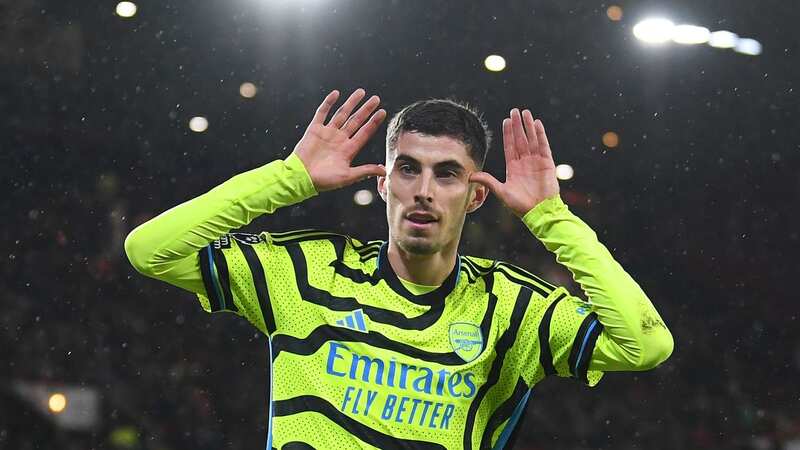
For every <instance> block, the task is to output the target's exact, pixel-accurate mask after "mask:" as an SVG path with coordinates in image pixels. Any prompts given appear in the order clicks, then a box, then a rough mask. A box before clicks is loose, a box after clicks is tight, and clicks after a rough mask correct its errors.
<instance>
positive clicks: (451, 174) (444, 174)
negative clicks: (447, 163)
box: [439, 170, 458, 178]
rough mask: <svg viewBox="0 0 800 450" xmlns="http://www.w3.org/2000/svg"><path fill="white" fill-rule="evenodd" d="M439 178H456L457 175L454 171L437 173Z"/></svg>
mask: <svg viewBox="0 0 800 450" xmlns="http://www.w3.org/2000/svg"><path fill="white" fill-rule="evenodd" d="M439 176H440V177H442V178H455V177H457V176H458V174H457V173H455V171H452V170H447V171H444V172H439Z"/></svg>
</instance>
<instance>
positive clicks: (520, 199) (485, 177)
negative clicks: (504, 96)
mask: <svg viewBox="0 0 800 450" xmlns="http://www.w3.org/2000/svg"><path fill="white" fill-rule="evenodd" d="M503 150H504V153H505V157H506V182H505V183H501V182H499V181H497V178H495V177H493V176H492V175H490V174H488V173H486V172H474V173H472V174H471V175H470V178H469V181H475V182H477V183H480V184H482V185H484V186H486V187H488V188H489V189H490V190H491V191H494V193H495V194H496V195H497V197H498V198H499V199H500V201H501V202H503V204H504V205H506V207H508V208H509V209H511V210H512V211H513V212H514V214H516V215H517V217H522V216H524V215H525V213H527V212H528V211H530V210H531V209H533V207H534V206H536V205H538V204H539V203H540V202H541V201H542V200H545V199H547V198H550V197H553V196H555V195H558V194H559V187H558V179H557V178H556V165H555V163H554V162H553V154H552V153H551V152H550V143H549V142H548V141H547V135H546V134H545V132H544V125H543V124H542V121H541V120H538V119H537V120H534V119H533V115H532V114H531V112H530V111H528V110H527V109H526V110H524V111H523V112H522V114H521V115H520V112H519V109H517V108H514V109H512V110H511V117H509V118H506V119H504V120H503Z"/></svg>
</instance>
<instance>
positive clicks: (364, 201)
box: [353, 189, 375, 206]
mask: <svg viewBox="0 0 800 450" xmlns="http://www.w3.org/2000/svg"><path fill="white" fill-rule="evenodd" d="M374 198H375V196H374V195H372V191H369V190H367V189H361V190H360V191H356V193H355V195H353V201H354V202H356V205H359V206H367V205H369V204H370V203H372V200H373V199H374Z"/></svg>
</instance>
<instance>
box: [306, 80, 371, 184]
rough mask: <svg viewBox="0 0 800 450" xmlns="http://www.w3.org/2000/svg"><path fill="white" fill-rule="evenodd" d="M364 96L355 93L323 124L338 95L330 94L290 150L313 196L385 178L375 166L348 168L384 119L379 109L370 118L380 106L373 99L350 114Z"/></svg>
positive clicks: (360, 90)
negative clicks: (306, 175)
mask: <svg viewBox="0 0 800 450" xmlns="http://www.w3.org/2000/svg"><path fill="white" fill-rule="evenodd" d="M365 95H366V91H364V89H361V88H359V89H356V90H355V91H354V92H353V93H352V94H351V95H350V97H349V98H348V99H347V100H346V101H345V102H344V103H343V104H342V106H340V107H339V109H337V110H336V112H335V113H334V114H333V117H332V118H331V120H330V121H329V122H328V123H327V124H325V123H324V122H325V119H326V118H327V117H328V112H330V110H331V107H332V106H333V105H334V103H336V100H337V99H338V98H339V91H336V90H334V91H331V93H329V94H328V95H327V96H326V97H325V100H323V101H322V104H320V105H319V108H317V112H316V113H315V114H314V118H312V119H311V123H309V124H308V128H306V132H305V133H304V134H303V137H302V138H301V139H300V141H299V142H298V143H297V145H295V147H294V152H293V153H294V154H296V155H297V156H298V157H299V158H300V160H301V161H303V164H304V165H305V167H306V170H307V171H308V173H309V175H311V181H312V182H313V183H314V187H315V188H316V190H317V192H323V191H329V190H331V189H337V188H340V187H344V186H348V185H350V184H353V183H355V182H356V181H360V180H363V179H365V178H367V177H370V176H378V175H384V176H385V175H386V170H385V169H384V167H383V166H382V165H379V164H365V165H362V166H358V167H351V166H350V164H351V163H352V161H353V158H355V156H356V155H357V154H358V152H359V151H360V150H361V149H362V148H363V147H364V144H366V143H367V141H368V140H369V138H370V137H371V136H372V135H373V134H374V133H375V131H376V130H377V129H378V127H379V126H380V124H381V122H383V119H385V118H386V111H385V110H383V109H379V110H378V111H376V112H375V113H374V114H372V112H373V111H375V108H377V107H378V104H379V103H380V98H379V97H378V96H377V95H373V96H372V97H370V98H369V100H367V101H366V102H365V103H364V104H363V105H361V107H360V108H359V109H358V111H356V112H355V113H353V114H351V112H352V111H353V109H354V108H355V107H356V105H358V103H359V102H360V101H361V100H362V99H363V98H364V96H365ZM370 114H372V116H370ZM365 122H366V123H365Z"/></svg>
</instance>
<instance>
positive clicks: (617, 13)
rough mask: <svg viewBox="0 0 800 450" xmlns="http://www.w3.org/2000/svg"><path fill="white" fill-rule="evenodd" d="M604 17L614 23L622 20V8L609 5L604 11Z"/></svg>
mask: <svg viewBox="0 0 800 450" xmlns="http://www.w3.org/2000/svg"><path fill="white" fill-rule="evenodd" d="M606 16H608V18H609V19H611V20H613V21H614V22H618V21H620V20H622V8H620V7H619V6H617V5H611V6H609V7H608V9H607V10H606Z"/></svg>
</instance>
